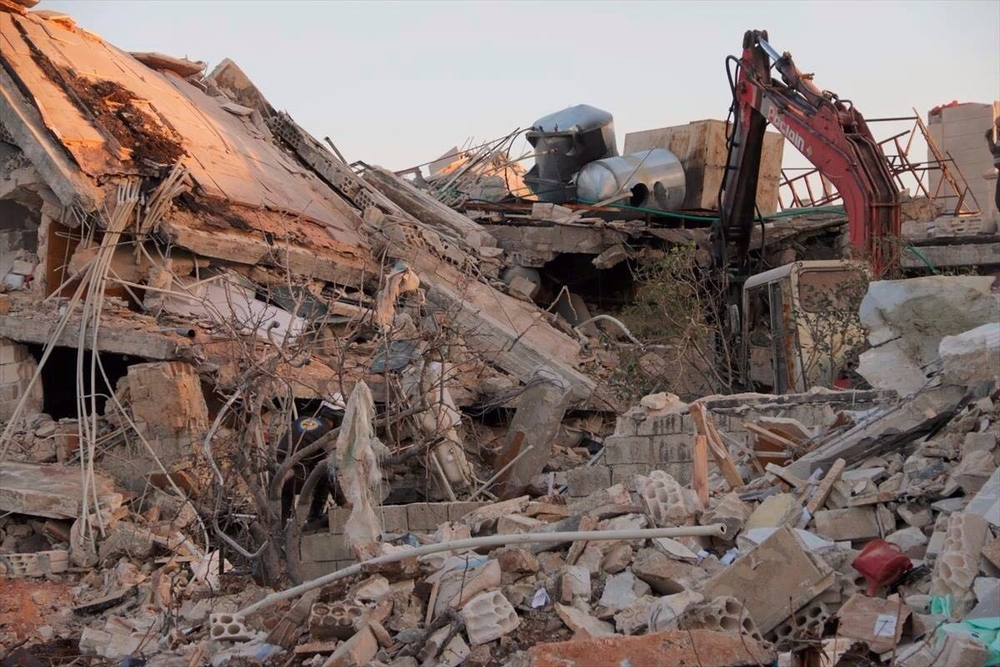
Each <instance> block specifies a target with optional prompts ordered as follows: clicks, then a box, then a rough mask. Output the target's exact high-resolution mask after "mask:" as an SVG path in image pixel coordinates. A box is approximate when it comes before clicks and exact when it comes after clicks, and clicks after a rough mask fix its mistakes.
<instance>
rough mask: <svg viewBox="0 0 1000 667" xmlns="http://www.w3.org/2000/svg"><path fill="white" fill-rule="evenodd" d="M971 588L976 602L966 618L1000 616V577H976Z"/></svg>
mask: <svg viewBox="0 0 1000 667" xmlns="http://www.w3.org/2000/svg"><path fill="white" fill-rule="evenodd" d="M972 590H973V591H974V592H975V594H976V603H977V604H976V606H975V607H973V608H972V611H970V612H969V613H968V614H967V615H966V618H1000V579H997V578H994V577H976V580H975V582H973V584H972Z"/></svg>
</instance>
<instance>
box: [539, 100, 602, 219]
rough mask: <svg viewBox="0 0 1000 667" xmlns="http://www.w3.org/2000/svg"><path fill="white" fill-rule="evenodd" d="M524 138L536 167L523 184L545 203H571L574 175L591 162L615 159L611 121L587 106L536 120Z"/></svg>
mask: <svg viewBox="0 0 1000 667" xmlns="http://www.w3.org/2000/svg"><path fill="white" fill-rule="evenodd" d="M526 137H527V139H528V143H530V144H531V146H532V147H533V148H534V149H535V165H534V166H533V167H532V168H531V171H529V172H528V173H527V175H526V176H525V177H524V182H525V183H526V184H527V185H528V187H530V188H531V190H532V192H534V193H535V196H536V197H538V200H539V201H544V202H550V203H555V204H562V203H564V202H568V201H572V200H573V199H574V198H575V192H574V190H573V184H572V178H573V175H574V174H575V173H576V172H577V171H579V169H580V168H581V167H582V166H583V165H585V164H587V163H588V162H591V161H592V160H599V159H601V158H604V157H611V156H614V155H618V148H617V146H616V145H615V125H614V118H613V117H612V116H611V114H610V113H608V112H607V111H603V110H601V109H597V108H595V107H592V106H588V105H586V104H578V105H577V106H575V107H569V108H568V109H563V110H562V111H557V112H556V113H553V114H549V115H548V116H544V117H542V118H539V119H538V120H536V121H535V122H534V123H532V125H531V129H530V130H528V132H527V134H526Z"/></svg>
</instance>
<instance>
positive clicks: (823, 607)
mask: <svg viewBox="0 0 1000 667" xmlns="http://www.w3.org/2000/svg"><path fill="white" fill-rule="evenodd" d="M832 615H833V614H832V612H831V611H830V607H829V606H827V604H826V603H825V602H823V601H822V600H820V599H819V598H815V599H813V600H811V601H810V602H809V603H808V604H806V605H805V606H804V607H802V608H801V609H799V610H798V611H796V612H795V613H794V614H793V615H792V616H790V617H789V618H787V619H785V621H784V622H782V623H781V624H780V625H779V626H778V627H776V628H775V629H774V632H773V638H774V645H775V647H777V648H778V650H785V649H788V648H790V647H792V646H793V645H794V644H795V642H796V641H798V640H801V639H803V638H806V637H809V636H811V635H814V634H816V631H817V629H818V628H822V627H823V624H825V623H826V622H827V620H828V619H829V618H830V617H831V616H832Z"/></svg>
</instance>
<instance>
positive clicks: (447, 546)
mask: <svg viewBox="0 0 1000 667" xmlns="http://www.w3.org/2000/svg"><path fill="white" fill-rule="evenodd" d="M725 534H726V526H725V524H721V523H713V524H711V525H708V526H677V527H674V528H643V529H632V530H573V531H568V532H561V533H522V534H518V535H487V536H486V537H472V538H468V539H465V540H452V541H451V542H441V543H439V544H427V545H424V546H422V547H417V548H415V549H406V550H404V551H397V552H395V553H391V554H386V555H385V556H378V557H377V558H372V559H370V560H366V561H364V562H363V563H355V564H354V565H351V566H349V567H345V568H344V569H342V570H337V571H336V572H331V573H330V574H325V575H323V576H322V577H320V578H319V579H313V580H312V581H307V582H305V583H303V584H299V585H298V586H293V587H292V588H289V589H287V590H283V591H278V592H276V593H271V594H270V595H268V596H267V597H265V598H264V599H262V600H260V601H259V602H256V603H254V604H252V605H250V606H249V607H246V608H245V609H241V610H240V611H238V612H236V613H238V614H242V615H244V616H249V615H250V614H253V613H254V612H258V611H260V610H261V609H264V608H266V607H270V606H271V605H273V604H276V603H278V602H281V601H282V600H289V599H291V598H294V597H298V596H300V595H302V594H303V593H307V592H309V591H311V590H313V589H315V588H320V587H322V586H326V585H327V584H330V583H333V582H334V581H337V580H338V579H343V578H344V577H350V576H351V575H354V574H358V573H359V572H361V570H362V568H364V567H365V566H367V565H382V564H383V563H396V562H398V561H401V560H406V559H407V558H417V557H419V556H426V555H428V554H435V553H438V552H441V551H453V550H459V549H479V548H481V547H502V546H506V545H508V544H530V543H532V542H578V541H584V542H601V541H610V540H646V539H655V538H658V537H689V536H690V537H702V536H710V537H722V536H723V535H725Z"/></svg>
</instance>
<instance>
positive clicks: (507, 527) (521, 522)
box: [497, 514, 545, 535]
mask: <svg viewBox="0 0 1000 667" xmlns="http://www.w3.org/2000/svg"><path fill="white" fill-rule="evenodd" d="M544 525H545V522H544V521H539V520H538V519H533V518H531V517H530V516H524V515H521V514H510V515H507V516H502V517H500V518H499V519H498V520H497V534H498V535H520V534H523V533H530V532H532V531H535V530H538V529H539V528H541V527H542V526H544Z"/></svg>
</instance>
